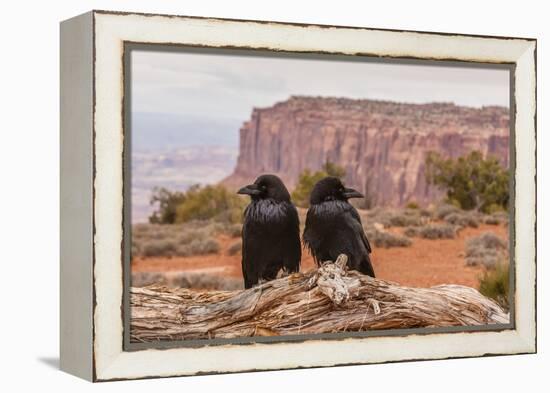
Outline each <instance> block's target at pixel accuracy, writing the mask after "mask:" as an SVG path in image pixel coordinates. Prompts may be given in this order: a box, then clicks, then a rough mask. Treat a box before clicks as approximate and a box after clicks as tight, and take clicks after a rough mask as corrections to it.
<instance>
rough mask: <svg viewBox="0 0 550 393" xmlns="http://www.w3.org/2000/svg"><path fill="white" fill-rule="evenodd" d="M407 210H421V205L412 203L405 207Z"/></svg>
mask: <svg viewBox="0 0 550 393" xmlns="http://www.w3.org/2000/svg"><path fill="white" fill-rule="evenodd" d="M405 207H406V208H407V209H420V205H419V204H418V203H416V202H415V201H411V202H409V203H407V204H406V205H405Z"/></svg>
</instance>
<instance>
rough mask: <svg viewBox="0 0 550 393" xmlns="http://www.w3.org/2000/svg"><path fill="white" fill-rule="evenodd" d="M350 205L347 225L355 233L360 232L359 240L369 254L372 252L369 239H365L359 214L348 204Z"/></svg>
mask: <svg viewBox="0 0 550 393" xmlns="http://www.w3.org/2000/svg"><path fill="white" fill-rule="evenodd" d="M350 207H351V209H349V214H350V216H351V218H350V219H348V220H347V221H348V223H349V225H350V226H351V227H352V228H353V229H354V232H355V233H357V234H360V240H361V242H362V243H363V244H364V245H365V248H366V249H367V251H368V252H369V254H370V253H371V252H372V248H371V246H370V243H369V239H367V235H365V230H364V229H363V223H362V222H361V216H360V215H359V213H358V212H357V210H356V209H355V208H354V207H353V206H351V205H350ZM354 221H356V222H354Z"/></svg>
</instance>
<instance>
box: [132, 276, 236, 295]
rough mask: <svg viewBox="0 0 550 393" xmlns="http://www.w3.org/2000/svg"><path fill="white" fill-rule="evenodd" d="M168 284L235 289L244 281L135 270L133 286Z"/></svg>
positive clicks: (177, 286)
mask: <svg viewBox="0 0 550 393" xmlns="http://www.w3.org/2000/svg"><path fill="white" fill-rule="evenodd" d="M154 284H156V285H166V286H168V287H172V288H190V289H196V290H218V291H233V290H237V289H243V282H242V280H240V279H237V278H232V277H221V276H217V275H214V274H207V273H189V272H134V273H132V286H134V287H144V286H148V285H154Z"/></svg>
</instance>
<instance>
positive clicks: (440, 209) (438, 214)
mask: <svg viewBox="0 0 550 393" xmlns="http://www.w3.org/2000/svg"><path fill="white" fill-rule="evenodd" d="M453 213H460V209H459V208H458V207H456V206H454V205H449V204H446V203H444V204H441V205H438V206H436V208H435V210H434V213H433V215H434V218H436V219H438V220H443V219H445V217H447V216H448V215H449V214H453Z"/></svg>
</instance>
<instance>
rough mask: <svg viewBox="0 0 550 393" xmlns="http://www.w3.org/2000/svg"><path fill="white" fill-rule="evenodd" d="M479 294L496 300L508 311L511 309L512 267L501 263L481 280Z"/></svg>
mask: <svg viewBox="0 0 550 393" xmlns="http://www.w3.org/2000/svg"><path fill="white" fill-rule="evenodd" d="M479 292H480V293H481V294H482V295H485V296H487V297H490V298H491V299H494V300H495V301H496V302H497V303H498V304H499V305H500V306H501V307H502V308H504V309H505V310H506V311H507V310H508V309H509V307H510V304H509V293H510V265H509V264H508V263H505V262H502V261H500V262H499V263H497V264H496V265H495V267H494V269H492V270H487V271H485V272H484V274H483V276H481V277H480V279H479Z"/></svg>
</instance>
